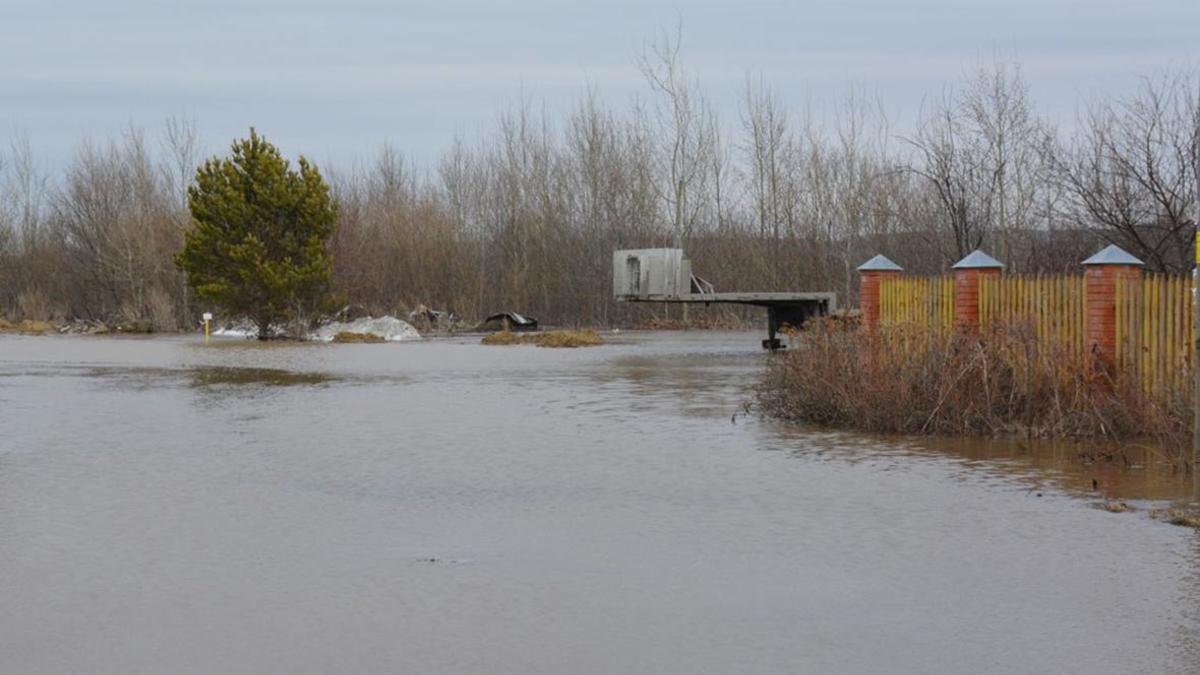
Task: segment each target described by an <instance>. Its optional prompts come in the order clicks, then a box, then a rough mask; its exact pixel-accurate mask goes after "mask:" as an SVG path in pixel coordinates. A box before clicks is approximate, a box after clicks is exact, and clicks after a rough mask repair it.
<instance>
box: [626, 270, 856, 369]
mask: <svg viewBox="0 0 1200 675" xmlns="http://www.w3.org/2000/svg"><path fill="white" fill-rule="evenodd" d="M613 295H614V297H615V298H616V299H617V300H618V301H621V302H652V303H667V304H702V305H712V304H730V305H752V306H755V307H765V308H766V310H767V339H766V340H763V342H762V345H763V348H765V349H770V350H772V351H774V350H776V349H782V348H783V344H782V343H781V342H780V341H779V338H777V337H776V335H777V334H778V333H779V331H780V330H781V329H783V328H786V327H789V326H790V327H795V328H799V327H800V326H802V325H804V322H805V321H807V320H808V319H810V318H812V317H814V316H825V315H828V314H832V313H833V312H835V311H837V294H836V293H829V292H805V293H777V292H762V293H760V292H727V293H717V292H715V291H714V290H713V286H712V284H710V283H708V282H707V281H705V280H703V279H701V278H699V277H697V276H695V275H693V274H692V265H691V262H690V261H688V259H687V257H686V256H685V255H684V254H683V251H682V250H681V249H675V248H651V249H633V250H626V251H615V252H614V253H613Z"/></svg>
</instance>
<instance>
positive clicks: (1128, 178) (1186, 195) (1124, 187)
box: [1055, 69, 1200, 272]
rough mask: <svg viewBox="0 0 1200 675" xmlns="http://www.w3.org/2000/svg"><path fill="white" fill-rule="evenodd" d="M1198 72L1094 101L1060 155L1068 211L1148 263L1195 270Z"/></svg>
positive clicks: (1199, 139) (1173, 75) (1158, 79)
mask: <svg viewBox="0 0 1200 675" xmlns="http://www.w3.org/2000/svg"><path fill="white" fill-rule="evenodd" d="M1196 78H1197V71H1196V70H1195V69H1191V70H1184V71H1174V72H1169V73H1166V74H1163V75H1161V76H1158V77H1155V78H1147V79H1146V80H1144V81H1143V83H1142V86H1141V88H1140V89H1139V91H1138V92H1137V94H1136V95H1134V96H1132V97H1129V98H1121V99H1117V100H1116V101H1098V102H1094V103H1092V104H1091V105H1090V106H1089V107H1088V109H1087V111H1086V113H1085V115H1084V116H1083V118H1082V119H1081V120H1080V123H1079V127H1080V130H1079V132H1078V133H1077V134H1076V136H1075V138H1074V140H1073V142H1072V143H1071V144H1070V146H1069V147H1067V148H1066V149H1064V150H1063V151H1062V152H1061V153H1060V154H1059V155H1058V156H1057V157H1056V162H1055V166H1056V168H1057V171H1058V176H1059V178H1060V179H1061V181H1062V182H1063V185H1064V186H1065V188H1066V190H1067V191H1068V192H1069V193H1070V195H1071V197H1072V203H1071V207H1072V208H1070V210H1068V211H1067V216H1068V217H1070V218H1072V219H1073V220H1074V222H1075V223H1076V224H1077V225H1078V226H1079V227H1081V228H1087V227H1092V226H1095V227H1097V228H1098V230H1099V232H1100V234H1101V235H1102V236H1103V237H1104V238H1105V239H1107V240H1108V241H1111V242H1113V243H1116V244H1118V245H1120V246H1122V247H1124V248H1126V249H1127V250H1129V251H1130V252H1131V253H1133V254H1134V255H1137V256H1139V257H1141V258H1142V259H1143V260H1145V261H1146V263H1147V265H1148V266H1149V267H1150V269H1154V270H1159V271H1173V272H1179V271H1186V270H1188V269H1190V268H1191V267H1192V261H1193V258H1192V256H1191V253H1190V252H1191V249H1192V238H1193V233H1194V231H1195V228H1196V209H1197V205H1196V198H1197V195H1196V180H1195V171H1196V168H1195V167H1196V163H1197V162H1198V161H1200V156H1198V155H1200V132H1198V131H1197V129H1200V107H1198V106H1197V96H1198V95H1200V91H1198V90H1197V86H1196Z"/></svg>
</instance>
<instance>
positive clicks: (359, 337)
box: [333, 330, 387, 344]
mask: <svg viewBox="0 0 1200 675" xmlns="http://www.w3.org/2000/svg"><path fill="white" fill-rule="evenodd" d="M333 341H334V342H347V343H354V342H361V343H372V344H374V343H379V342H387V340H385V339H383V338H381V337H379V336H378V335H375V334H374V333H355V332H353V331H348V330H344V331H341V332H339V333H337V334H336V335H334V336H333Z"/></svg>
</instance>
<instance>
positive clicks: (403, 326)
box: [308, 316, 421, 342]
mask: <svg viewBox="0 0 1200 675" xmlns="http://www.w3.org/2000/svg"><path fill="white" fill-rule="evenodd" d="M342 332H347V333H366V334H368V335H376V336H378V337H381V338H383V339H384V340H387V341H388V342H402V341H404V340H420V339H421V334H420V333H418V332H417V329H416V328H413V327H412V324H410V323H409V322H407V321H404V320H403V319H397V318H396V317H394V316H381V317H378V318H371V317H365V318H362V319H356V320H354V321H349V322H340V321H335V322H333V323H327V324H325V325H324V326H321V327H320V328H318V329H317V330H315V331H313V332H312V334H311V335H309V337H308V339H310V340H320V341H321V342H329V341H331V340H333V336H334V335H337V334H338V333H342Z"/></svg>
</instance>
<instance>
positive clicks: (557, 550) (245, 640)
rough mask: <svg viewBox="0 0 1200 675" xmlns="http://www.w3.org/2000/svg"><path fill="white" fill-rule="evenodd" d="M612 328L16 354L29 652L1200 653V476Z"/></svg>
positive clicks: (1185, 661) (2, 489)
mask: <svg viewBox="0 0 1200 675" xmlns="http://www.w3.org/2000/svg"><path fill="white" fill-rule="evenodd" d="M605 337H606V340H607V341H608V342H609V344H607V345H605V346H602V347H598V348H595V349H589V350H546V349H537V348H535V347H521V346H517V347H505V348H499V349H497V348H489V347H486V346H481V345H479V344H477V340H476V339H474V338H446V339H435V340H427V341H422V342H413V343H405V344H394V345H323V344H268V345H260V344H257V343H254V342H244V341H240V340H239V341H214V342H213V343H211V344H209V345H205V344H204V343H203V342H202V341H199V340H197V339H195V338H192V337H169V338H154V339H136V338H120V339H109V338H99V337H96V338H67V337H63V338H56V337H50V338H21V337H15V336H3V337H0V406H2V408H0V409H2V410H3V413H0V514H3V517H2V521H0V592H2V593H3V596H4V597H5V598H6V599H7V600H6V603H5V607H4V609H3V611H0V635H3V637H0V653H3V654H5V656H4V657H0V659H2V660H3V662H4V665H5V667H6V669H9V670H12V671H13V672H33V673H41V672H46V673H49V672H70V671H78V670H81V669H82V670H89V671H92V672H114V673H115V672H151V671H163V670H168V671H172V672H211V671H214V670H219V671H222V672H262V671H279V670H286V671H290V672H328V671H330V670H345V669H351V670H356V671H404V670H417V669H423V670H432V671H435V672H447V671H450V672H597V673H598V672H612V671H622V670H623V671H639V672H645V671H655V672H680V673H685V672H686V673H695V672H714V673H716V672H732V671H738V670H740V671H746V670H750V671H755V672H795V670H796V669H797V668H802V669H804V670H810V671H821V670H824V671H831V670H832V671H856V672H894V671H897V670H901V671H913V670H919V671H924V672H964V671H982V672H1029V671H1031V670H1033V671H1043V672H1045V671H1060V672H1061V671H1081V670H1089V671H1092V672H1134V671H1136V672H1190V671H1194V670H1195V669H1197V668H1200V616H1198V615H1197V607H1200V535H1197V533H1196V532H1194V531H1192V530H1188V529H1186V528H1179V527H1173V526H1171V525H1168V524H1166V523H1161V522H1157V521H1155V520H1152V519H1150V518H1149V516H1148V515H1147V511H1148V509H1150V508H1154V507H1157V506H1162V505H1167V504H1171V503H1177V502H1180V501H1186V500H1187V499H1189V495H1190V492H1189V490H1190V484H1191V480H1190V477H1187V476H1182V475H1177V474H1171V473H1170V472H1169V471H1166V472H1164V471H1162V470H1161V467H1157V466H1155V465H1153V464H1152V463H1151V462H1149V461H1147V459H1146V458H1139V457H1136V456H1131V457H1129V458H1126V459H1128V461H1126V459H1121V460H1120V461H1092V462H1091V463H1088V462H1087V461H1086V460H1084V459H1081V458H1080V454H1081V453H1083V452H1086V450H1087V448H1086V447H1084V446H1068V445H1062V444H1053V445H1052V444H1043V443H1033V444H1025V445H1021V444H1016V443H1011V442H1007V441H986V442H985V441H963V440H961V439H883V438H874V437H866V436H860V435H855V434H849V433H834V432H826V431H814V430H809V429H804V428H800V427H797V426H795V425H790V424H784V423H779V422H774V421H770V420H764V419H761V418H758V417H757V416H755V415H753V414H749V415H748V414H745V411H744V408H743V403H744V402H745V401H748V400H750V399H751V398H752V396H753V394H752V388H753V386H754V385H755V384H756V382H757V378H758V377H759V376H760V374H761V371H762V368H763V365H764V363H765V358H766V357H765V355H763V354H762V353H761V352H760V351H759V348H758V344H757V337H759V336H757V335H756V334H753V333H723V332H707V331H706V332H682V333H639V332H630V333H621V334H619V335H614V336H612V337H611V338H609V336H605ZM1084 445H1086V444H1084ZM1148 456H1149V455H1147V457H1148ZM1092 480H1095V481H1096V487H1095V488H1093V486H1092V482H1091V481H1092ZM1105 498H1108V499H1123V500H1129V501H1131V502H1134V503H1135V506H1137V507H1138V508H1139V511H1137V512H1134V513H1120V514H1114V513H1107V512H1105V511H1103V510H1101V509H1097V508H1095V507H1096V504H1097V502H1098V501H1100V500H1102V499H1105Z"/></svg>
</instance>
